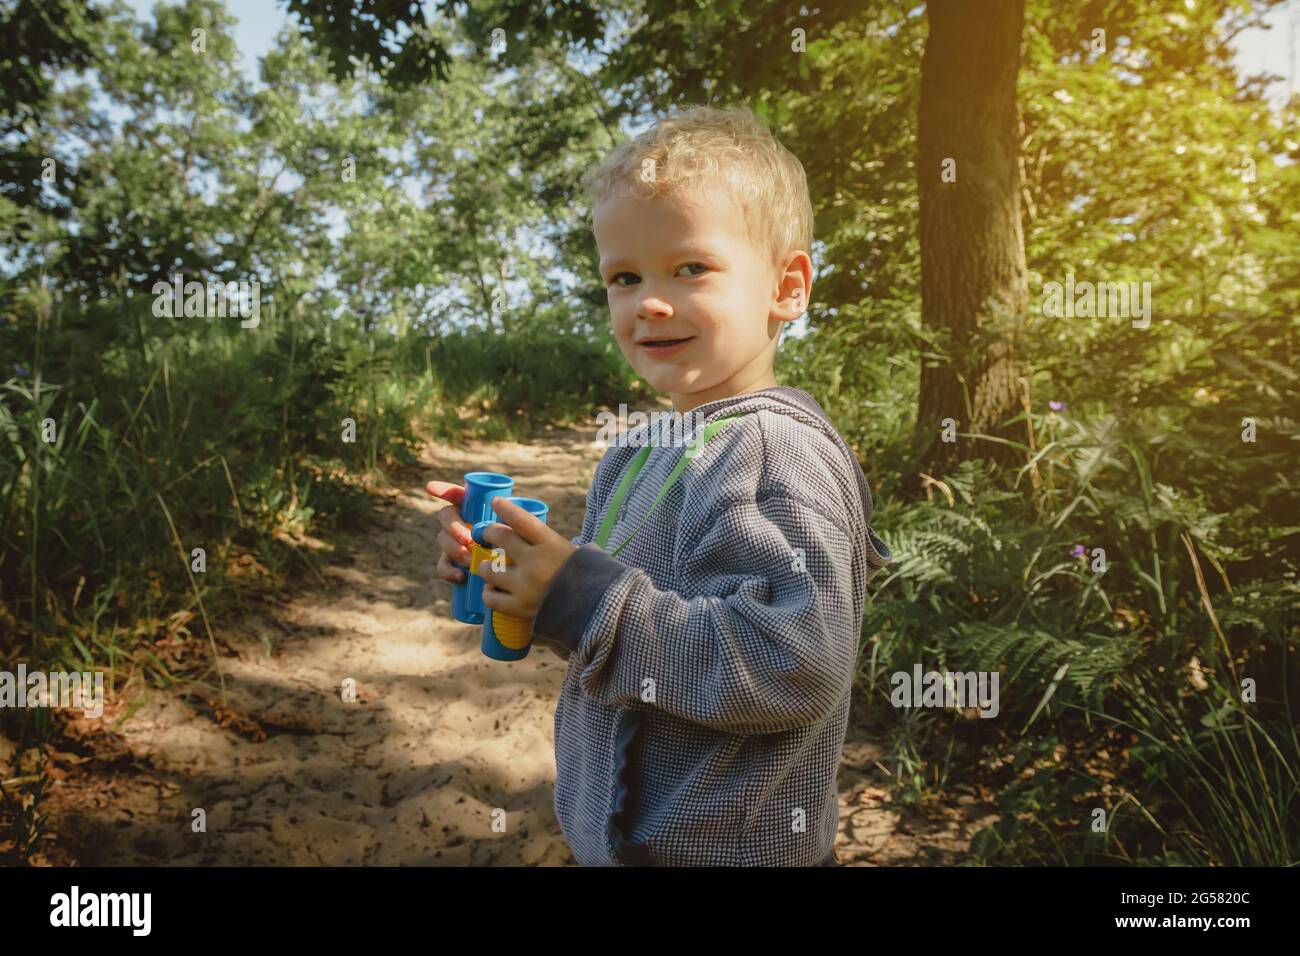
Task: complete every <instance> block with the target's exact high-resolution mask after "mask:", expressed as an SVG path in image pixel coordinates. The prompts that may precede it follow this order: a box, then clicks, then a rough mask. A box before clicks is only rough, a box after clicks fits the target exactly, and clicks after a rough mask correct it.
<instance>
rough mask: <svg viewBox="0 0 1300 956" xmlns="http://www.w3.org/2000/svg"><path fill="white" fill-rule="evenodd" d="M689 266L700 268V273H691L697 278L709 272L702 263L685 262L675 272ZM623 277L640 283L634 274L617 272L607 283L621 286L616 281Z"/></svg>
mask: <svg viewBox="0 0 1300 956" xmlns="http://www.w3.org/2000/svg"><path fill="white" fill-rule="evenodd" d="M691 266H699V268H700V270H701V271H700V272H695V273H692V275H697V276H698V275H702V274H703V273H705V272H708V271H709V267H708V266H706V265H705V264H704V263H703V262H686V263H683V264H682V267H681V269H678V270H677V271H678V272H681V270H682V269H687V268H690V267H691ZM623 276H631V277H632V278H633V279H635V280H636V281H638V282H639V281H640V277H639V276H638V275H637V274H636V273H635V272H618V273H615V274H614V275H613V276H611V277H610V280H609V281H610V285H623V283H621V282H619V281H618V280H619V279H620V278H622V277H623Z"/></svg>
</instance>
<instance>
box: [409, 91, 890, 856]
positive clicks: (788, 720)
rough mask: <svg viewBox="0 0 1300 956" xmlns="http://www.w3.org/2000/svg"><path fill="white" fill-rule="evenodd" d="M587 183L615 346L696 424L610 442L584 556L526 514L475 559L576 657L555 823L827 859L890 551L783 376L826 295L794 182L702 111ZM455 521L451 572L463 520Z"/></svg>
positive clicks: (446, 564) (799, 186)
mask: <svg viewBox="0 0 1300 956" xmlns="http://www.w3.org/2000/svg"><path fill="white" fill-rule="evenodd" d="M584 186H585V187H586V188H587V189H588V190H589V191H590V193H591V195H592V198H593V200H594V216H593V229H594V232H595V237H596V243H597V246H598V248H599V251H600V270H601V276H602V279H603V280H604V282H605V284H606V286H607V288H608V298H609V307H610V314H611V318H612V321H613V332H614V337H615V339H616V340H617V342H618V345H619V348H620V349H622V351H623V354H624V356H625V357H626V358H627V360H628V362H629V363H631V365H632V367H633V368H634V369H636V371H637V372H638V373H639V374H640V375H642V376H643V377H644V378H645V379H646V380H647V381H648V382H649V383H650V385H651V386H653V387H654V388H656V389H658V390H659V391H662V392H665V393H667V394H668V395H669V396H670V397H671V398H672V401H673V410H674V413H675V414H676V413H683V414H684V413H690V415H687V416H686V418H687V419H688V424H690V425H693V426H694V428H693V429H692V430H690V431H689V432H688V434H687V435H686V436H684V437H687V438H691V439H693V441H692V443H691V444H690V445H689V446H688V445H687V444H686V442H684V441H667V442H655V440H654V438H653V437H652V436H651V435H650V431H651V428H650V427H649V426H643V427H641V428H638V429H635V430H633V431H632V432H630V433H629V434H628V435H627V436H625V439H624V441H623V442H622V443H620V444H616V445H614V446H613V447H611V448H610V449H609V450H608V451H607V452H606V453H605V455H604V457H603V458H602V460H601V462H600V464H599V466H598V467H597V469H596V475H595V479H594V481H593V482H592V486H591V489H590V490H589V492H588V494H587V510H586V515H585V517H584V520H583V526H582V533H581V534H579V535H578V537H576V538H574V539H573V540H572V541H568V540H566V539H565V538H563V537H562V536H561V535H559V534H558V533H557V532H555V531H554V530H552V529H550V528H548V527H547V526H546V525H544V524H542V523H541V522H540V521H537V520H536V519H534V518H533V517H532V516H530V515H528V514H527V513H526V512H524V511H523V509H521V508H518V507H515V506H513V505H511V504H509V503H504V504H500V505H498V507H497V509H496V510H497V513H498V515H499V516H500V517H501V519H502V521H503V522H505V524H502V525H497V526H495V527H493V528H491V529H489V530H488V531H487V532H486V533H485V535H484V537H485V538H486V539H487V540H489V541H490V543H491V544H492V545H494V546H499V547H501V548H503V549H504V550H505V552H506V554H507V555H509V556H510V559H511V560H512V561H513V562H514V564H513V565H512V566H510V567H509V568H507V569H506V570H504V571H500V572H493V571H492V570H491V569H490V568H485V569H484V574H483V577H484V580H485V582H487V586H486V587H485V597H484V602H485V603H486V604H487V605H488V607H490V608H493V609H494V610H502V611H504V612H506V613H508V614H512V615H515V616H517V617H523V618H533V636H534V640H535V641H537V642H538V643H541V644H543V645H545V646H547V647H549V648H551V649H552V650H554V651H555V652H556V653H557V654H559V655H560V656H561V657H563V658H565V659H567V660H568V671H567V673H566V675H565V679H564V686H563V689H562V691H561V694H560V699H559V702H558V704H557V706H556V711H555V762H556V783H555V813H556V816H557V818H558V819H559V821H560V826H561V827H562V828H563V830H564V834H565V837H566V838H567V839H568V841H569V845H570V846H571V847H572V849H573V853H574V856H575V857H576V858H577V860H578V862H579V863H580V864H582V865H584V866H629V865H663V866H694V865H729V866H755V865H758V866H808V865H818V864H822V865H833V863H834V856H833V853H832V845H833V843H834V841H835V832H836V824H837V818H838V802H837V793H836V785H835V781H836V770H837V768H838V765H839V760H840V756H841V753H842V749H843V745H844V736H845V731H846V728H847V725H848V714H849V700H850V688H851V684H852V677H853V673H854V670H855V664H856V660H857V656H858V642H859V636H860V630H861V620H862V612H863V605H864V602H865V592H866V584H867V581H868V579H869V578H870V576H871V575H872V574H874V573H875V571H876V570H878V569H879V568H881V567H883V566H884V565H885V564H886V563H887V562H888V561H889V559H890V553H889V549H888V548H887V547H886V546H885V544H884V542H883V541H881V540H880V539H879V538H878V537H876V535H875V533H874V532H873V531H872V529H871V527H870V521H871V515H872V501H871V493H870V490H869V489H868V487H867V482H866V479H865V478H864V477H863V474H862V470H861V468H860V467H859V466H858V462H857V459H856V457H855V456H854V454H853V453H852V451H851V450H850V449H849V448H848V446H847V445H846V444H845V442H844V440H843V439H842V438H841V437H840V435H839V433H838V432H836V430H835V428H834V427H833V426H832V425H831V423H830V422H829V421H828V420H827V418H826V414H825V412H824V411H823V410H822V409H821V407H820V406H819V405H818V404H817V402H816V401H815V400H814V399H813V398H812V397H811V396H810V395H808V394H807V393H806V392H802V391H800V390H798V389H794V388H789V387H782V386H778V385H777V383H776V379H775V378H774V377H773V374H772V364H773V358H774V355H775V353H776V348H777V342H778V340H779V337H780V332H781V328H782V326H783V324H784V323H786V322H790V321H793V320H794V319H796V318H798V317H799V316H800V315H801V314H802V313H803V312H804V311H805V310H806V308H807V306H808V302H809V290H810V289H811V285H812V263H811V260H810V259H809V256H808V252H807V250H808V249H809V248H810V247H811V244H812V205H811V202H810V201H809V198H808V187H807V182H806V179H805V175H804V171H803V167H802V165H801V164H800V163H799V161H798V160H797V159H796V158H795V157H794V156H793V155H792V154H791V153H789V152H788V151H787V150H786V149H785V148H784V147H782V146H780V145H779V144H778V143H777V142H776V141H775V139H774V138H773V137H772V135H771V134H770V133H769V132H768V130H767V129H766V128H765V127H764V126H763V125H762V123H760V122H759V121H758V120H757V119H756V118H755V117H754V116H753V114H751V113H749V112H748V111H745V110H730V109H727V110H724V109H714V108H706V107H697V108H694V109H690V110H687V111H686V112H684V113H681V114H679V115H676V116H673V117H670V118H667V119H664V120H661V121H660V122H659V123H658V125H656V126H655V127H654V128H653V129H651V130H649V131H647V132H646V133H644V134H642V135H641V136H639V137H637V138H636V139H635V140H633V141H632V142H630V143H626V144H624V145H622V146H620V147H619V148H617V149H616V150H614V152H613V153H612V154H611V155H610V156H609V157H608V158H607V159H606V160H605V161H604V162H603V163H601V164H600V165H599V166H598V167H597V168H596V169H594V170H592V171H590V172H589V173H588V174H587V175H586V176H585V177H584ZM665 340H668V341H670V342H671V343H673V344H667V345H663V344H659V345H656V344H653V343H654V342H655V341H660V342H662V341H665ZM721 419H728V421H727V422H726V423H725V426H720V429H719V430H714V431H712V434H711V437H709V439H708V440H707V443H703V444H701V441H702V435H701V432H700V429H701V428H702V427H703V425H704V424H714V423H717V422H719V420H721ZM651 445H653V447H650V446H651ZM643 446H646V447H643ZM682 464H684V465H686V467H685V468H684V470H683V469H681V468H679V465H682ZM675 468H677V469H678V470H677V472H676V478H677V480H676V481H673V480H672V479H673V477H674V469H675ZM665 489H666V490H665ZM431 490H432V486H431ZM661 490H662V497H660V494H661ZM435 493H438V492H435ZM447 497H448V498H449V500H453V501H455V500H456V499H455V498H452V497H451V496H450V495H448V496H447ZM439 517H440V519H441V520H442V524H443V527H444V531H443V533H442V534H440V535H439V543H440V544H441V545H442V548H443V552H444V553H443V556H442V557H441V558H440V560H439V563H438V569H439V574H440V576H442V577H444V578H445V579H447V580H451V581H455V580H459V579H460V578H459V572H458V571H457V570H456V569H454V568H452V567H451V564H450V562H451V561H452V560H456V561H460V562H462V563H467V558H468V554H467V552H466V551H465V550H464V543H465V541H466V540H467V538H468V529H467V528H466V526H465V524H464V522H463V521H461V520H460V515H459V513H458V512H457V511H456V509H455V508H447V509H444V510H443V512H441V513H440V515H439ZM507 525H508V527H507ZM606 547H608V548H610V549H611V550H609V551H607V550H606ZM615 555H617V556H615Z"/></svg>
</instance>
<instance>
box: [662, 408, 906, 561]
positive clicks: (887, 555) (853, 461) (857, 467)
mask: <svg viewBox="0 0 1300 956" xmlns="http://www.w3.org/2000/svg"><path fill="white" fill-rule="evenodd" d="M759 410H766V411H772V412H777V413H779V414H783V415H789V416H790V417H792V418H795V419H797V420H798V421H801V422H803V423H804V424H807V425H810V426H812V427H815V428H818V429H820V430H821V431H822V432H823V433H824V434H825V435H826V436H827V437H829V438H830V439H832V440H833V441H834V442H835V444H836V445H837V446H838V447H839V449H840V451H841V453H842V454H843V456H844V460H845V461H846V462H847V463H848V465H849V467H851V468H852V470H853V475H854V476H855V478H856V480H857V486H858V495H859V496H860V497H861V499H862V514H863V518H864V519H865V522H866V537H865V539H864V541H863V544H864V546H865V550H866V554H867V560H868V564H869V565H870V566H871V567H872V568H873V569H878V568H882V567H884V566H885V565H886V564H888V563H889V562H890V561H892V560H893V554H892V553H891V551H890V549H889V547H888V546H887V545H886V544H885V542H884V541H882V540H881V539H880V538H879V536H877V535H876V533H875V531H874V530H873V529H872V527H871V518H872V515H873V514H874V513H875V505H874V502H873V500H872V496H871V487H870V485H869V484H868V483H867V476H866V475H865V474H863V472H862V466H861V464H859V463H858V456H857V455H856V454H854V452H853V449H851V448H850V447H849V445H848V443H847V442H846V441H845V440H844V438H843V436H842V435H840V433H839V432H838V431H837V430H836V429H835V426H834V425H833V424H832V423H831V420H830V416H828V415H827V414H826V410H825V409H823V408H822V407H821V405H820V404H818V402H817V399H815V398H813V397H812V396H811V395H809V394H808V393H807V392H805V391H804V390H803V389H799V388H794V387H792V386H789V385H776V386H773V387H771V388H764V389H760V390H758V391H756V392H747V393H745V394H743V395H733V396H731V397H729V398H720V399H717V400H716V401H712V402H706V403H704V404H703V405H699V406H697V407H696V408H694V409H692V410H691V411H690V412H688V413H685V414H686V415H690V416H692V417H693V419H694V421H695V422H696V423H697V424H699V425H701V426H703V425H705V424H708V423H710V422H713V421H716V420H717V419H719V418H726V417H727V416H729V415H740V414H744V413H746V412H754V411H759Z"/></svg>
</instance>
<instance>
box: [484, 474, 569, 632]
mask: <svg viewBox="0 0 1300 956" xmlns="http://www.w3.org/2000/svg"><path fill="white" fill-rule="evenodd" d="M492 507H493V509H494V510H495V511H496V513H497V516H498V517H500V519H501V520H502V521H503V522H505V524H504V525H502V524H495V525H493V526H492V527H490V528H488V529H486V530H485V531H484V532H483V540H484V541H486V542H487V543H488V544H489V545H491V546H492V547H495V548H501V549H502V550H504V551H505V553H506V554H507V555H508V556H509V558H510V560H511V561H512V562H514V563H513V564H510V565H508V566H507V567H506V568H505V570H503V571H494V570H493V569H492V565H491V563H490V562H487V561H484V562H481V563H480V564H479V566H478V570H479V575H480V576H481V577H482V578H483V603H484V604H486V605H487V606H488V607H490V608H491V609H492V610H494V611H501V612H502V613H503V614H509V615H510V616H511V617H522V618H532V617H536V616H537V609H538V608H539V607H541V606H542V598H543V597H544V596H545V595H546V589H547V588H549V587H550V586H551V580H552V579H553V578H554V577H555V575H556V573H557V572H558V571H559V570H560V566H561V565H563V564H564V562H565V561H568V560H569V555H571V554H573V552H575V551H577V550H578V549H577V548H576V547H574V545H573V543H572V542H571V541H570V540H569V539H568V538H566V537H564V536H563V535H561V534H559V533H558V532H556V531H553V530H551V528H549V527H548V526H547V525H546V523H545V522H543V521H542V520H541V519H539V518H537V517H536V516H535V515H532V514H529V513H528V512H527V511H525V510H524V509H523V508H521V507H520V506H519V505H517V504H515V503H514V502H513V501H506V500H504V499H502V498H497V499H495V500H494V501H493V502H492ZM507 525H508V526H509V527H507Z"/></svg>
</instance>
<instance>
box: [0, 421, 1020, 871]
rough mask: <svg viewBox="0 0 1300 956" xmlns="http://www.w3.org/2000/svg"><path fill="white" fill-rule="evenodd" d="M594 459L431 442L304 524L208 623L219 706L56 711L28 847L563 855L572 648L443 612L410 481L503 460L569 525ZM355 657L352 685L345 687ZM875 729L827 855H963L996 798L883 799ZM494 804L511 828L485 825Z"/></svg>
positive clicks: (581, 447) (185, 855) (50, 855)
mask: <svg viewBox="0 0 1300 956" xmlns="http://www.w3.org/2000/svg"><path fill="white" fill-rule="evenodd" d="M599 458H600V449H599V448H598V447H596V446H595V445H594V444H593V442H592V441H591V433H590V432H578V431H574V430H558V429H557V430H551V431H548V432H547V433H546V434H545V435H544V436H543V437H541V438H538V439H536V440H534V441H531V442H528V443H523V444H521V443H514V442H491V443H469V444H468V445H466V446H465V447H451V446H448V445H442V444H430V445H428V446H427V447H426V448H425V450H424V452H423V454H422V456H421V468H420V469H418V470H412V471H411V472H410V473H409V474H407V475H403V476H402V477H401V478H400V479H399V480H400V481H402V482H403V483H406V482H408V480H409V484H406V486H404V487H391V488H381V489H374V492H373V493H374V496H375V500H376V502H377V508H376V516H375V518H374V520H372V521H370V522H369V527H368V529H367V530H366V531H365V532H364V533H360V534H341V535H339V536H337V537H335V538H333V539H332V540H331V541H330V542H328V543H326V542H320V541H316V542H311V544H312V545H313V546H314V547H315V550H314V552H312V559H313V561H314V562H315V563H316V566H317V568H318V571H319V574H318V576H317V578H315V579H313V580H314V583H309V584H308V585H303V586H301V587H300V588H299V589H297V590H295V591H294V592H293V593H283V594H280V595H278V596H276V597H273V598H269V599H264V600H262V601H261V602H259V604H258V609H257V610H254V611H251V612H249V613H248V614H246V615H244V616H243V617H242V619H240V620H234V621H222V622H216V621H214V622H213V626H214V630H215V631H216V632H217V633H218V640H219V643H220V646H221V647H222V656H221V658H220V663H221V669H222V671H223V674H224V679H225V691H226V700H225V704H224V706H222V705H221V701H220V698H219V697H217V696H212V695H209V696H208V698H207V700H206V701H205V700H204V699H201V697H202V696H203V695H198V694H194V693H188V694H187V693H184V692H183V690H179V689H168V690H158V689H156V688H149V689H146V690H144V691H143V692H142V694H141V696H140V697H138V698H136V699H134V700H110V701H109V702H108V703H107V704H106V706H105V715H104V717H105V719H99V720H88V719H84V718H78V719H71V720H69V721H67V723H66V725H65V726H64V727H63V733H62V734H61V736H60V738H59V740H58V741H57V742H56V744H57V746H56V748H55V750H54V753H53V756H52V761H51V771H50V776H51V779H52V781H53V782H52V785H51V786H50V788H49V789H48V791H47V797H46V800H45V802H44V804H43V809H44V812H45V813H46V814H47V817H48V822H47V824H46V838H45V839H44V840H43V841H42V842H41V844H40V850H39V851H38V852H37V854H36V855H35V857H34V862H36V863H38V864H41V863H45V864H55V865H66V864H72V865H110V866H112V865H128V864H129V865H157V864H166V865H199V864H203V865H211V864H219V865H248V864H276V865H296V864H327V865H356V864H377V865H396V864H409V865H421V864H423V865H444V864H445V865H528V866H565V865H568V866H572V865H575V863H574V859H573V856H572V854H571V853H570V851H569V848H568V845H567V844H566V842H565V840H564V835H563V833H562V832H561V830H560V826H559V823H558V821H557V820H556V818H555V814H554V810H553V807H552V794H553V787H554V783H555V751H554V737H553V733H554V717H555V701H556V698H557V695H558V693H559V690H560V686H561V683H562V680H563V677H564V671H565V664H564V662H563V661H561V660H560V659H559V658H557V657H555V656H553V655H552V654H551V653H550V652H549V651H547V650H544V649H540V648H539V649H536V650H534V652H533V653H532V654H530V655H529V656H528V657H527V658H526V659H525V660H524V661H521V662H519V663H516V664H508V665H507V664H502V663H499V662H494V661H491V660H489V659H487V658H485V657H484V656H483V655H482V654H481V653H480V651H479V647H478V638H479V628H477V627H474V626H471V625H466V624H461V623H459V622H457V621H455V620H453V619H452V618H451V616H450V613H449V602H450V597H451V590H450V586H449V585H447V584H446V583H444V582H442V581H440V580H437V579H436V578H435V576H434V562H435V559H436V552H435V546H436V545H435V539H436V537H437V533H438V530H439V524H438V521H437V519H436V517H435V513H436V511H437V510H438V509H439V508H441V507H443V506H444V505H443V503H442V502H440V501H437V500H435V499H433V498H431V497H430V496H429V495H428V494H427V493H426V492H425V491H424V483H425V482H426V481H428V480H430V479H440V480H448V481H457V482H458V481H459V480H460V476H461V475H463V474H464V473H465V472H466V471H472V470H491V471H502V472H506V473H508V474H511V475H514V476H515V477H516V479H517V482H516V488H517V491H518V492H519V493H524V494H528V495H533V496H536V497H540V498H542V499H544V500H546V501H547V502H549V503H550V505H551V512H550V518H549V523H550V524H551V525H552V526H553V527H555V528H556V530H558V531H559V532H561V533H562V534H564V535H565V536H566V537H573V536H575V535H576V534H577V533H578V532H579V531H580V530H581V525H582V515H583V509H584V506H585V501H586V489H587V487H588V485H589V484H590V481H591V477H592V475H593V474H594V472H595V466H596V462H597V461H598V460H599ZM192 626H193V627H194V629H195V631H196V633H202V632H201V622H200V621H198V620H195V621H194V622H192ZM204 645H205V646H206V641H205V642H204ZM349 677H350V678H352V679H354V680H355V682H356V684H355V686H356V702H355V703H346V702H344V701H343V699H342V695H341V694H340V687H341V685H342V682H343V681H344V680H345V679H346V678H349ZM123 717H125V719H121V720H120V721H119V719H120V718H123ZM880 739H883V734H880V733H875V734H873V733H872V731H871V729H870V728H868V727H865V726H862V725H861V724H860V723H858V722H856V721H855V722H853V723H852V724H851V726H850V728H849V734H848V737H847V739H846V741H845V744H844V756H843V762H842V764H841V768H840V775H839V791H840V798H839V799H840V822H839V835H838V837H837V840H836V855H837V857H838V859H839V861H840V863H841V864H842V865H845V864H847V865H859V866H898V865H952V864H957V863H960V862H962V861H963V860H964V859H965V858H966V855H967V850H968V846H969V841H970V837H971V835H972V834H973V833H975V832H976V831H977V830H978V829H979V828H980V827H981V826H983V825H984V824H986V823H988V822H991V821H992V820H993V819H995V818H996V816H995V814H994V812H993V811H992V809H991V808H990V807H989V806H987V805H983V804H981V803H979V802H977V801H976V799H975V798H974V797H969V796H963V797H951V798H945V799H942V800H938V801H934V802H931V803H928V804H922V805H921V806H920V807H904V806H900V805H896V804H894V803H892V802H891V800H890V796H889V788H888V773H887V771H886V770H885V769H884V768H883V767H882V766H881V763H882V762H883V757H882V754H881V749H880V747H879V746H878V743H877V741H878V740H880ZM0 745H3V741H0ZM12 756H13V755H12V754H8V755H6V754H4V753H0V767H3V765H4V764H5V763H6V762H7V761H6V759H5V758H6V757H12ZM495 808H501V809H503V810H504V811H505V820H506V827H505V829H504V832H496V831H494V830H493V827H492V823H493V819H494V809H495ZM199 809H201V810H202V811H203V816H204V817H205V824H206V826H205V829H204V830H203V831H202V832H196V826H195V825H194V824H193V821H194V820H195V819H196V818H197V814H196V811H197V810H199ZM497 816H500V814H497Z"/></svg>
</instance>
